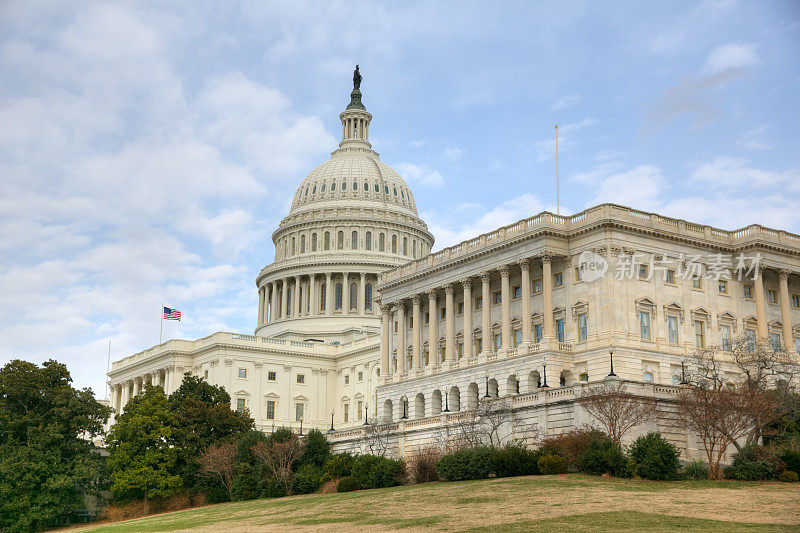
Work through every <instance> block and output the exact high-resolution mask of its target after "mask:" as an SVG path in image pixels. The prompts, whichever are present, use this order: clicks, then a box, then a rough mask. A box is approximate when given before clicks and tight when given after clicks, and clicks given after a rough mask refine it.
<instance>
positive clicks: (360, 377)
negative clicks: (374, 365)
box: [358, 372, 364, 383]
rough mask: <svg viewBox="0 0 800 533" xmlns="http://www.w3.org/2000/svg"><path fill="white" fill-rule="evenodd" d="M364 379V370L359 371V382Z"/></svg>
mask: <svg viewBox="0 0 800 533" xmlns="http://www.w3.org/2000/svg"><path fill="white" fill-rule="evenodd" d="M362 381H364V373H363V372H359V373H358V382H359V383H361V382H362Z"/></svg>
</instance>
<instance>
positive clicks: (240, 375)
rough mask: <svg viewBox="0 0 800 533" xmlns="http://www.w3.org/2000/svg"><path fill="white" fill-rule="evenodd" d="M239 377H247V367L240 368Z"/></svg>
mask: <svg viewBox="0 0 800 533" xmlns="http://www.w3.org/2000/svg"><path fill="white" fill-rule="evenodd" d="M239 377H240V378H246V377H247V369H246V368H240V369H239Z"/></svg>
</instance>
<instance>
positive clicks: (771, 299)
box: [767, 290, 778, 304]
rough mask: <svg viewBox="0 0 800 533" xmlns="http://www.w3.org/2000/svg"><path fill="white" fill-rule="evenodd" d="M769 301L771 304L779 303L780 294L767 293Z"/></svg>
mask: <svg viewBox="0 0 800 533" xmlns="http://www.w3.org/2000/svg"><path fill="white" fill-rule="evenodd" d="M767 301H769V303H771V304H774V303H778V292H777V291H771V290H770V291H767Z"/></svg>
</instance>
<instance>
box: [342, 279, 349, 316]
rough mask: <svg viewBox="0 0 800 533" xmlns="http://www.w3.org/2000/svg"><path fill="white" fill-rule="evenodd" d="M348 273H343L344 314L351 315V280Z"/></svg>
mask: <svg viewBox="0 0 800 533" xmlns="http://www.w3.org/2000/svg"><path fill="white" fill-rule="evenodd" d="M349 276H350V275H349V274H348V273H347V272H343V273H342V314H343V315H349V314H350V280H349V279H348V278H349Z"/></svg>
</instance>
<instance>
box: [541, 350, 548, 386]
mask: <svg viewBox="0 0 800 533" xmlns="http://www.w3.org/2000/svg"><path fill="white" fill-rule="evenodd" d="M542 368H543V369H544V370H543V373H544V376H542V379H543V380H544V383H543V384H542V386H541V387H539V388H540V389H549V388H550V386H549V385H548V384H547V357H545V358H544V359H542Z"/></svg>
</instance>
